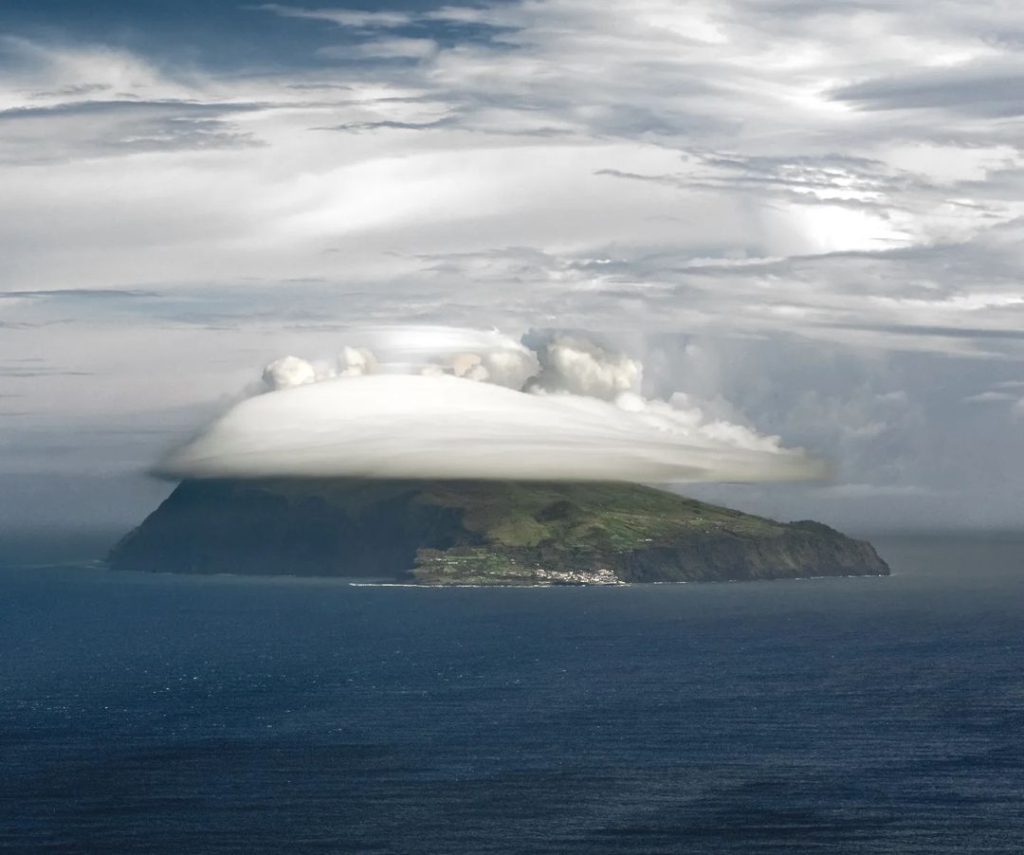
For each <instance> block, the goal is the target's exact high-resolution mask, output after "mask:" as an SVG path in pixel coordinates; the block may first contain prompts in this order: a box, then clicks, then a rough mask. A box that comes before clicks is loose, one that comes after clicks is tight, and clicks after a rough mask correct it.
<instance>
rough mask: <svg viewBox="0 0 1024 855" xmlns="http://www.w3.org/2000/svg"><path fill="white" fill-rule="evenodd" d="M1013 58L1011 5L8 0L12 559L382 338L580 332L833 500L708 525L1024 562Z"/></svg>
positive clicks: (798, 497) (4, 305)
mask: <svg viewBox="0 0 1024 855" xmlns="http://www.w3.org/2000/svg"><path fill="white" fill-rule="evenodd" d="M1022 48H1024V9H1022V8H1021V6H1020V4H1019V3H1017V2H1009V0H1008V1H1007V2H998V1H997V0H994V2H989V3H984V4H979V3H971V2H966V0H965V2H957V1H956V0H929V2H924V0H900V2H892V0H885V2H881V0H879V2H873V0H851V1H850V2H838V0H837V1H836V2H827V3H825V2H808V0H721V2H706V3H704V2H661V0H637V2H634V3H630V4H610V3H605V2H597V0H548V2H535V1H534V0H509V2H499V3H486V2H481V3H472V4H461V3H458V2H450V3H431V2H408V3H362V4H343V5H338V4H328V3H317V2H310V3H308V4H297V3H291V2H287V3H285V2H282V3H271V4H263V3H259V2H248V3H240V2H223V1H222V2H202V3H200V2H196V0H184V2H178V3H174V4H169V3H164V2H156V0H137V2H131V3H128V2H95V3H90V4H82V3H77V2H60V0H31V2H29V1H28V0H7V1H6V2H5V3H3V4H2V5H0V188H2V193H0V483H2V484H3V489H2V490H0V530H5V529H6V530H13V529H18V528H26V527H33V526H36V527H40V526H57V525H65V526H70V525H81V526H85V525H96V526H110V527H114V528H116V527H119V526H128V525H131V524H133V523H135V522H137V521H138V520H139V519H140V518H141V516H143V515H144V514H145V513H146V512H148V511H149V510H150V509H151V508H152V507H153V506H154V505H155V504H156V502H158V501H159V500H160V499H161V498H162V497H163V496H164V495H166V494H167V492H168V491H169V489H170V488H171V486H172V485H171V484H169V483H167V482H165V481H159V480H155V479H152V478H150V477H148V476H147V475H146V471H147V470H148V469H149V468H150V467H151V466H152V465H153V464H154V461H156V460H158V459H160V458H161V456H162V455H164V454H166V453H167V450H168V449H169V448H172V447H174V446H175V445H176V444H179V443H181V442H182V441H183V440H185V439H187V438H188V437H190V436H192V435H193V434H194V433H195V432H196V431H197V430H199V429H201V428H202V427H203V425H205V424H206V423H207V422H208V421H209V420H210V419H212V418H214V417H216V416H217V415H219V414H220V413H222V412H223V411H224V410H225V409H227V408H228V407H230V406H231V405H233V404H235V403H237V401H238V400H239V397H240V396H241V395H243V394H244V390H245V389H247V388H249V387H250V386H251V384H252V383H253V382H255V381H258V379H259V378H260V373H261V371H262V370H263V367H264V366H265V365H266V364H268V363H270V362H272V361H273V360H275V359H278V358H280V357H282V356H285V355H295V356H298V357H302V358H303V359H307V360H315V359H321V358H327V357H330V356H331V355H333V354H336V353H338V352H339V351H340V350H341V349H342V348H343V347H345V346H346V345H347V344H349V343H351V342H350V340H351V339H352V337H353V335H354V333H353V330H359V329H365V328H368V327H380V326H382V325H410V326H411V325H416V326H425V327H427V328H436V327H439V326H447V327H460V328H469V329H473V330H485V331H486V330H500V331H501V333H502V334H503V335H506V336H509V337H511V338H513V339H516V338H518V337H521V336H524V335H525V336H527V337H529V336H530V335H534V336H535V335H538V334H544V335H552V334H555V333H557V332H558V331H563V332H566V333H567V334H572V335H576V336H595V337H597V339H598V340H600V341H601V342H603V344H604V346H606V347H608V348H609V349H617V350H620V351H621V352H622V353H626V354H629V357H630V358H631V359H634V360H636V361H637V363H638V364H642V366H643V371H642V381H641V380H638V382H642V387H643V388H642V389H641V390H640V391H642V393H643V395H644V396H646V398H647V399H650V400H662V401H667V400H670V399H672V398H673V396H680V395H682V396H685V399H686V400H687V401H688V402H689V404H688V405H689V406H693V407H696V408H699V409H700V411H701V412H702V413H704V414H705V415H706V416H707V418H709V419H711V418H714V419H719V420H723V421H726V422H728V423H729V424H733V425H737V426H741V427H743V428H745V429H748V430H750V431H752V432H756V434H757V435H758V436H764V437H778V438H779V441H780V442H781V443H782V444H783V445H784V446H785V447H786V448H797V447H800V448H804V449H806V450H807V452H808V453H809V454H812V455H814V456H816V457H819V458H822V459H826V460H828V461H830V463H831V466H832V473H833V474H832V478H831V479H830V480H829V481H827V482H826V483H821V484H755V485H736V484H721V485H700V486H691V487H689V488H687V492H689V493H690V494H692V495H695V496H698V497H700V498H707V499H711V500H715V501H721V502H724V503H727V504H731V505H733V506H735V507H740V508H742V509H746V510H751V511H754V512H758V513H765V514H769V515H772V516H776V517H780V518H783V519H798V518H807V517H812V518H816V519H820V520H823V521H825V522H828V523H831V524H833V525H837V526H840V527H844V528H846V529H849V530H853V531H871V530H879V529H893V528H943V527H956V528H962V527H971V528H1008V527H1019V526H1021V525H1022V524H1024V486H1022V485H1024V442H1022V428H1024V250H1022V242H1021V239H1022V238H1024V158H1022V151H1021V140H1022V139H1024V133H1022V131H1024V54H1022ZM538 331H541V332H538ZM552 331H554V332H552ZM637 376H638V378H639V377H641V375H640V374H638V375H637Z"/></svg>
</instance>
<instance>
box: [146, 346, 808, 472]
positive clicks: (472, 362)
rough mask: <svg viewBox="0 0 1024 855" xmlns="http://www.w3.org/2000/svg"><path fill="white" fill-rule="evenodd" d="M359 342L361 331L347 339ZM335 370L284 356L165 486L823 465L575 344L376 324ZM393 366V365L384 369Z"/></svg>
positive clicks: (616, 358)
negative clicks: (646, 391) (664, 395)
mask: <svg viewBox="0 0 1024 855" xmlns="http://www.w3.org/2000/svg"><path fill="white" fill-rule="evenodd" d="M357 338H358V337H357ZM361 340H362V341H366V342H369V343H370V344H372V345H373V348H370V347H351V346H349V347H345V348H344V349H343V350H342V351H341V353H340V355H339V356H338V358H337V359H336V360H334V361H333V362H321V363H312V362H308V361H306V360H303V359H300V358H298V357H294V356H289V357H284V358H282V359H279V360H276V361H275V362H273V363H271V364H270V365H268V366H267V368H266V369H265V371H264V373H263V380H262V383H261V388H259V389H254V390H253V391H256V392H259V394H255V395H254V396H253V397H250V398H248V399H246V400H244V401H242V402H241V403H239V404H237V405H236V406H234V407H233V408H232V409H230V410H229V411H228V412H227V413H226V414H224V415H223V416H222V417H221V418H219V419H217V420H216V421H215V422H214V423H213V424H212V425H210V426H209V427H208V428H206V429H205V430H204V431H202V432H201V433H200V434H199V435H198V436H197V437H195V438H194V439H192V440H191V441H190V442H188V443H187V444H186V445H185V446H184V447H182V448H179V449H177V450H175V451H173V452H172V453H171V454H170V455H168V456H167V457H166V458H164V460H162V461H161V462H160V464H158V466H157V467H156V469H155V471H156V473H157V474H159V475H161V476H164V477H171V478H222V477H232V478H238V477H252V478H262V477H375V478H452V479H509V480H573V481H581V480H596V481H636V482H649V483H669V482H694V481H748V482H755V481H792V480H813V479H819V478H823V477H825V476H826V474H827V467H826V466H825V465H824V464H823V463H822V462H821V461H818V460H815V459H813V458H811V457H810V456H808V455H807V454H806V453H804V452H803V451H802V450H799V449H797V450H790V449H786V448H784V447H783V446H782V445H781V442H780V440H779V438H778V437H767V436H763V435H760V434H758V433H756V432H755V431H753V430H750V429H749V428H746V427H743V426H741V425H738V424H734V423H731V422H727V421H723V420H721V419H710V418H707V417H706V416H705V414H704V413H703V412H702V411H701V409H700V408H699V407H697V406H695V405H693V404H692V403H691V402H690V401H689V400H688V399H687V397H686V396H685V395H676V396H673V398H672V399H671V400H669V401H665V400H651V399H647V398H644V397H643V396H642V395H641V394H639V391H638V390H639V384H640V379H641V374H642V366H641V365H640V363H639V362H638V361H636V360H634V359H632V358H630V357H628V356H625V355H623V354H620V353H616V352H614V351H612V350H609V349H606V348H605V347H602V346H601V345H599V344H596V343H595V342H593V341H591V340H589V339H587V338H583V337H581V336H578V335H569V334H536V333H534V334H531V335H529V336H526V337H525V338H524V340H523V342H517V341H515V340H514V339H511V338H508V337H505V336H502V335H501V334H500V333H497V332H491V333H482V332H476V331H472V330H448V329H446V328H437V327H435V328H428V329H407V330H375V331H369V332H368V333H364V334H363V336H362V339H361ZM396 357H397V359H396Z"/></svg>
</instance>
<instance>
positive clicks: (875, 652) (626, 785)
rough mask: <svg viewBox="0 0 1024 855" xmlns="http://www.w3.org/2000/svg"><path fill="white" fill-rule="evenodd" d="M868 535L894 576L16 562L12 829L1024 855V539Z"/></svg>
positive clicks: (176, 837)
mask: <svg viewBox="0 0 1024 855" xmlns="http://www.w3.org/2000/svg"><path fill="white" fill-rule="evenodd" d="M875 543H876V546H877V547H878V548H879V551H880V552H881V554H882V555H883V557H885V558H886V559H887V560H888V561H889V563H890V564H891V565H892V568H893V575H892V576H891V577H889V578H848V579H809V580H801V581H777V582H754V583H741V584H704V585H656V586H646V587H645V586H627V587H615V588H505V589H482V588H464V589H424V588H399V587H373V586H370V587H354V586H351V585H349V584H347V583H346V582H344V581H339V580H308V579H307V580H302V579H293V578H287V577H283V576H282V577H274V578H243V577H227V576H224V577H194V576H184V575H182V576H177V575H153V576H150V575H140V574H124V573H113V572H109V571H105V570H102V569H99V568H96V567H90V566H60V567H56V566H49V567H6V568H3V569H2V570H0V763H2V775H0V850H4V851H11V852H18V853H22V852H25V853H29V852H96V853H122V852H140V853H175V855H177V854H178V853H205V852H246V853H263V852H266V853H302V852H323V853H333V852H339V853H349V852H351V853H499V852H500V853H505V852H509V853H515V852H523V853H526V852H531V853H705V852H707V853H744V855H749V854H750V853H790V852H793V853H816V852H821V853H826V852H827V853H830V855H841V853H908V855H909V853H928V855H940V853H1007V855H1009V853H1014V855H1018V853H1020V852H1021V851H1024V666H1022V663H1024V538H1014V537H1009V536H1007V537H1002V538H998V537H990V538H980V537H977V538H969V537H965V538H955V537H945V538H943V537H927V538H925V537H915V538H911V537H904V538H887V539H882V538H877V539H875ZM286 569H287V568H282V571H285V570H286Z"/></svg>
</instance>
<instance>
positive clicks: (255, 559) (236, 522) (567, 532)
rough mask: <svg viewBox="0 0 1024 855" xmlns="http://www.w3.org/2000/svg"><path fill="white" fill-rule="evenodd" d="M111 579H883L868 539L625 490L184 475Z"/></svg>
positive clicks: (133, 539) (128, 546)
mask: <svg viewBox="0 0 1024 855" xmlns="http://www.w3.org/2000/svg"><path fill="white" fill-rule="evenodd" d="M109 563H110V565H111V566H112V567H114V568H116V569H126V570H143V571H155V572H178V573H240V574H291V575H302V576H348V577H361V578H375V579H389V580H399V581H418V582H422V583H429V584H559V583H561V584H580V583H591V584H615V583H621V582H689V581H713V580H732V579H774V578H791V577H798V576H840V575H885V574H888V572H889V569H888V567H887V566H886V565H885V562H884V561H882V559H881V558H879V557H878V555H877V553H876V552H875V550H874V549H873V548H872V547H871V545H870V544H868V543H866V542H863V541H857V540H852V539H850V538H848V537H846V536H844V535H842V534H840V533H839V532H837V531H835V530H833V529H831V528H828V527H827V526H824V525H821V524H820V523H813V522H798V523H789V524H783V523H778V522H774V521H772V520H768V519H764V518H762V517H755V516H751V515H749V514H743V513H739V512H738V511H733V510H729V509H727V508H722V507H717V506H714V505H708V504H705V503H702V502H696V501H693V500H691V499H686V498H682V497H680V496H677V495H675V494H672V493H667V492H663V491H661V490H655V489H651V488H649V487H641V486H638V485H630V484H582V483H581V484H570V483H534V482H487V481H429V482H424V481H360V480H339V479H330V480H278V481H184V482H182V483H181V484H180V485H178V487H177V488H176V489H175V490H174V492H173V493H172V494H171V495H170V497H168V499H167V500H166V501H165V502H164V503H163V504H162V505H160V507H159V508H157V510H156V511H154V512H153V513H152V514H150V515H149V517H148V518H147V519H146V520H145V521H144V522H143V523H142V525H140V526H139V527H138V528H137V529H135V530H134V531H132V532H131V533H130V534H128V535H127V536H126V537H125V538H124V539H123V540H122V541H121V542H120V543H118V544H117V546H115V547H114V549H113V550H112V551H111V554H110V557H109Z"/></svg>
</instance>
